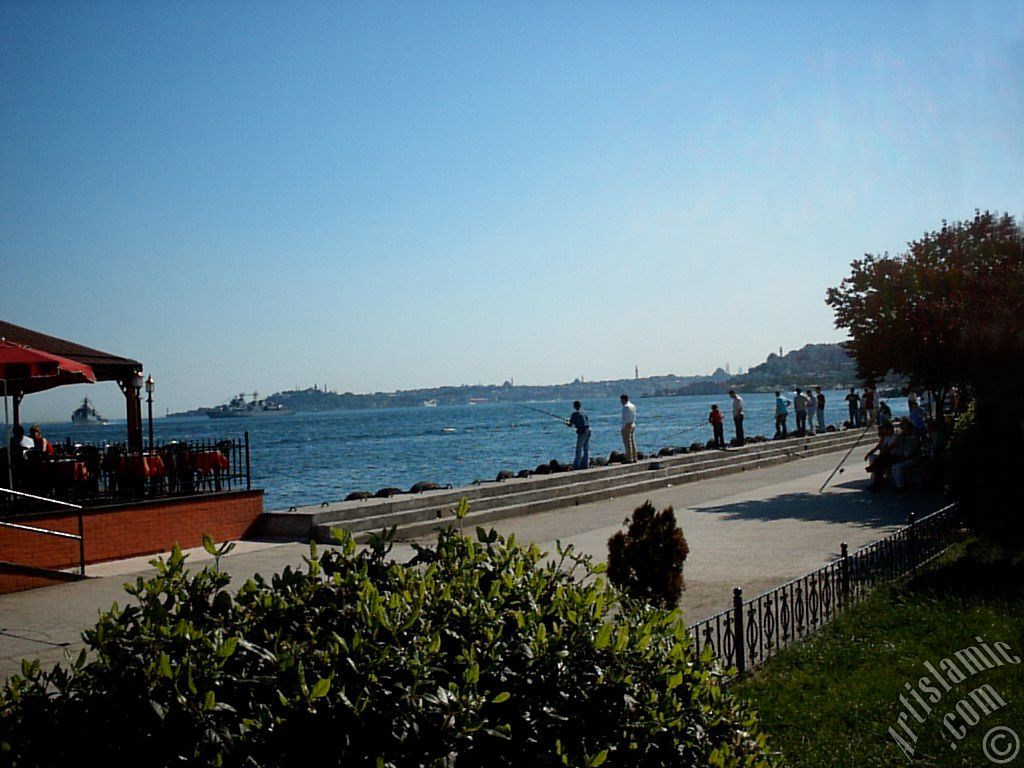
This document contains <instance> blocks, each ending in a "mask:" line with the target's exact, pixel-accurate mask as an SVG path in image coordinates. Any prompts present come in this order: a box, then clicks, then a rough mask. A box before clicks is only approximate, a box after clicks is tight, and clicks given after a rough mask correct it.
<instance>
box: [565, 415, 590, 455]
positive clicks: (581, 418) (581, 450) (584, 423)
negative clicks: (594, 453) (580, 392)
mask: <svg viewBox="0 0 1024 768" xmlns="http://www.w3.org/2000/svg"><path fill="white" fill-rule="evenodd" d="M572 408H573V412H572V416H570V417H569V418H568V419H567V420H566V422H565V424H566V426H569V427H575V428H576V458H575V459H573V462H572V468H573V469H589V468H590V419H588V418H587V414H585V413H584V412H583V406H582V404H581V403H580V401H579V400H574V401H573V404H572Z"/></svg>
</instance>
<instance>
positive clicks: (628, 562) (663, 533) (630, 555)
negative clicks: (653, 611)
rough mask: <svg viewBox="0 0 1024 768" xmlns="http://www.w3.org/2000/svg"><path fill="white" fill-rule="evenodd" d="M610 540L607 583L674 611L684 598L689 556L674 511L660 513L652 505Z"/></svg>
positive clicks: (645, 506) (640, 509)
mask: <svg viewBox="0 0 1024 768" xmlns="http://www.w3.org/2000/svg"><path fill="white" fill-rule="evenodd" d="M624 525H628V526H629V528H628V529H627V530H626V532H625V533H623V532H622V531H619V532H618V533H616V534H615V535H614V536H612V537H611V538H610V539H608V579H609V581H611V582H612V584H614V585H615V586H617V587H619V588H620V589H622V590H625V591H626V592H628V593H629V594H630V595H632V596H633V597H635V598H638V599H641V600H646V601H648V602H650V603H652V604H653V605H655V606H658V607H660V608H668V609H672V608H675V607H676V606H677V605H678V604H679V598H680V596H682V594H683V589H685V584H684V583H683V563H684V562H685V561H686V556H687V555H688V554H689V553H690V547H689V545H688V544H687V543H686V538H685V537H684V536H683V531H682V530H681V529H680V528H679V526H678V525H676V515H675V511H674V510H673V509H672V507H666V508H665V509H663V510H662V511H661V512H658V511H657V510H656V509H655V508H654V505H653V504H651V502H650V501H646V502H644V504H643V506H640V507H637V508H636V509H635V510H633V517H632V518H631V519H627V520H626V521H625V523H624Z"/></svg>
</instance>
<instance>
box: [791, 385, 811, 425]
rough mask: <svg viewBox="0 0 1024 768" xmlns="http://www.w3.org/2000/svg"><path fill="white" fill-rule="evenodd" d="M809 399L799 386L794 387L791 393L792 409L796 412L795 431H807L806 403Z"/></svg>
mask: <svg viewBox="0 0 1024 768" xmlns="http://www.w3.org/2000/svg"><path fill="white" fill-rule="evenodd" d="M809 399H810V398H808V397H807V395H805V394H804V392H803V390H802V389H800V387H797V388H796V390H795V392H794V395H793V410H794V411H795V412H796V431H797V432H800V433H804V432H806V431H807V403H808V400H809Z"/></svg>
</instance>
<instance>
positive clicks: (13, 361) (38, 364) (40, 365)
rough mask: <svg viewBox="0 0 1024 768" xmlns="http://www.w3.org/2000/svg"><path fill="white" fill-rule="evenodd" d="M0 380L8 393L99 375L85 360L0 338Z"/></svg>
mask: <svg viewBox="0 0 1024 768" xmlns="http://www.w3.org/2000/svg"><path fill="white" fill-rule="evenodd" d="M0 379H2V380H3V381H4V382H5V385H6V390H7V394H11V393H14V392H18V393H21V394H27V393H29V392H41V391H43V390H44V389H50V388H52V387H59V386H61V385H62V384H85V383H88V382H94V381H96V374H94V373H93V372H92V368H90V367H89V366H88V365H86V364H85V363H79V362H77V361H75V360H71V359H69V358H66V357H60V356H58V355H51V354H50V353H49V352H42V351H40V350H38V349H32V348H31V347H23V346H21V345H20V344H14V343H12V342H10V341H7V340H6V339H0Z"/></svg>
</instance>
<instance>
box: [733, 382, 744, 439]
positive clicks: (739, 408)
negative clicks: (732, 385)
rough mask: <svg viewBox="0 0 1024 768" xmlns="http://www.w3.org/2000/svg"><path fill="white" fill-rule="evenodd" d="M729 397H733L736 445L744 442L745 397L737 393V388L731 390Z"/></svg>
mask: <svg viewBox="0 0 1024 768" xmlns="http://www.w3.org/2000/svg"><path fill="white" fill-rule="evenodd" d="M729 397H731V398H732V423H733V424H735V425H736V447H737V448H738V447H740V446H742V445H743V443H744V436H743V416H744V415H745V414H744V411H743V398H742V397H740V396H739V395H737V394H736V390H735V389H730V390H729Z"/></svg>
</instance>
